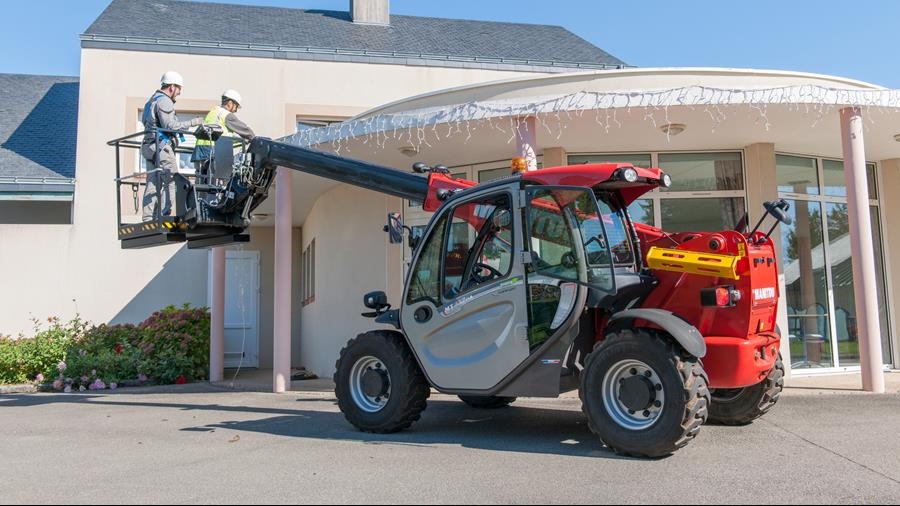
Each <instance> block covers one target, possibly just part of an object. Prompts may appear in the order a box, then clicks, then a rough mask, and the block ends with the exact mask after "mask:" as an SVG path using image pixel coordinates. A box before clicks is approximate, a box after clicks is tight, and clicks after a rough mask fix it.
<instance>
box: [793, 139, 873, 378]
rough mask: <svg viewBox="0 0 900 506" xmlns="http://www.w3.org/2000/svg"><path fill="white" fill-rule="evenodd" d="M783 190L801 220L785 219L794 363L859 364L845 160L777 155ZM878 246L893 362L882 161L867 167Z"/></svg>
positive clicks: (815, 365)
mask: <svg viewBox="0 0 900 506" xmlns="http://www.w3.org/2000/svg"><path fill="white" fill-rule="evenodd" d="M776 166H777V178H778V190H779V194H780V195H781V196H782V197H783V198H786V199H788V200H789V202H790V203H791V209H790V211H789V213H790V215H791V218H793V220H794V223H793V224H792V225H790V226H785V225H782V226H781V249H782V262H783V266H784V270H783V272H784V277H785V286H786V293H785V302H786V304H787V313H788V331H787V335H788V339H789V342H790V350H791V365H792V367H793V368H795V369H804V368H838V367H852V366H858V365H859V335H858V333H857V325H856V297H855V292H854V286H853V282H854V280H853V263H852V253H851V243H850V227H849V215H848V211H847V200H846V196H847V192H846V187H845V185H844V179H843V170H844V169H843V162H841V161H838V160H826V159H819V158H810V157H800V156H790V155H777V158H776ZM867 170H868V172H869V196H870V199H871V201H870V211H871V218H872V233H873V243H874V245H875V261H876V264H877V265H876V275H877V280H876V281H877V283H878V299H879V301H878V302H879V307H880V308H881V314H880V316H881V334H882V335H881V338H882V347H883V353H884V360H885V361H886V362H887V363H890V360H891V358H890V357H891V354H890V328H889V321H888V315H887V312H886V309H885V308H887V303H886V300H887V297H886V294H885V289H884V286H885V284H884V267H883V256H882V242H881V227H880V221H881V220H880V219H879V213H878V201H877V198H878V193H877V191H878V188H877V186H876V184H875V181H876V180H875V166H874V165H873V164H869V165H868V166H867Z"/></svg>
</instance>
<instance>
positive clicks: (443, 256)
mask: <svg viewBox="0 0 900 506" xmlns="http://www.w3.org/2000/svg"><path fill="white" fill-rule="evenodd" d="M501 195H506V198H507V200H508V202H509V209H508V210H509V213H510V222H509V226H510V230H511V233H510V238H511V239H512V241H511V251H510V261H509V267H508V268H507V270H506V273H505V274H504V275H503V276H502V277H499V278H495V279H492V280H490V281H489V282H485V283H479V284H477V285H475V286H473V287H471V288H468V289H465V290H463V289H462V286H463V282H464V281H465V279H460V291H459V293H457V294H456V296H454V297H447V296H446V291H445V289H444V287H445V286H446V275H447V267H446V261H447V246H448V241H449V239H450V234H451V231H452V229H453V219H454V216H455V214H456V210H457V209H459V208H460V207H461V206H464V205H466V204H471V203H472V202H474V201H478V200H482V199H485V198H492V199H495V198H497V197H499V196H501ZM514 204H515V201H514V200H513V194H512V193H511V192H510V191H509V189H507V188H503V189H499V190H495V191H493V192H489V193H485V194H481V195H476V196H472V197H471V198H467V199H466V200H463V201H460V202H457V203H454V204H453V205H452V206H451V207H448V208H447V209H446V210H445V211H444V212H443V213H442V214H443V215H444V217H446V218H447V220H448V221H447V226H446V228H445V229H444V237H443V241H442V243H441V244H442V248H441V276H440V296H441V303H442V304H447V303H449V302H452V301H455V300H459V298H460V297H462V296H464V295H466V294H468V293H471V292H474V291H477V290H479V289H482V288H484V287H486V286H490V285H493V284H494V283H497V282H498V281H503V280H505V279H508V278H509V277H510V276H511V275H512V272H513V264H514V263H515V252H516V228H515V227H516V220H515V216H514V214H513V213H515V212H517V209H516V206H515V205H514ZM491 214H493V213H491ZM468 232H469V233H471V232H472V231H471V230H470V231H468ZM475 236H476V238H477V236H478V233H477V231H476V234H475ZM466 265H468V258H467V259H466ZM464 276H465V272H463V277H464Z"/></svg>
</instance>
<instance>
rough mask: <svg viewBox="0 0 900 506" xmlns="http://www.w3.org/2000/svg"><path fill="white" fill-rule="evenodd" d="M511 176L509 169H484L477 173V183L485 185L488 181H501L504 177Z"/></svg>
mask: <svg viewBox="0 0 900 506" xmlns="http://www.w3.org/2000/svg"><path fill="white" fill-rule="evenodd" d="M510 175H512V171H511V169H510V168H509V167H498V168H496V169H485V170H482V171H479V172H478V182H479V183H487V182H488V181H493V180H495V179H502V178H504V177H509V176H510Z"/></svg>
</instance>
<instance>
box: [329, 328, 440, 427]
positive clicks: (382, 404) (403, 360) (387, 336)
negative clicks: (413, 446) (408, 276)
mask: <svg viewBox="0 0 900 506" xmlns="http://www.w3.org/2000/svg"><path fill="white" fill-rule="evenodd" d="M335 369H336V371H335V373H334V383H335V388H334V391H335V395H336V396H337V400H338V406H339V407H340V408H341V411H342V412H343V413H344V417H345V418H347V421H349V422H350V423H351V424H353V425H354V426H355V427H357V428H358V429H360V430H362V431H364V432H374V433H378V434H387V433H391V432H397V431H400V430H403V429H406V428H408V427H409V426H410V425H412V424H413V422H415V421H416V420H418V419H419V417H420V416H421V414H422V411H424V410H425V406H426V400H427V399H428V396H429V395H430V394H431V389H430V387H429V385H428V381H427V380H426V379H425V375H424V374H422V371H421V369H419V364H418V363H417V362H416V360H415V358H414V357H413V355H412V352H411V351H410V349H409V347H408V346H407V345H406V340H405V339H404V338H403V335H401V334H400V333H398V332H392V331H385V330H373V331H370V332H366V333H364V334H360V335H358V336H357V337H356V339H352V340H350V342H349V343H347V346H346V347H345V348H344V349H343V350H341V355H340V358H339V359H338V361H337V363H336V364H335Z"/></svg>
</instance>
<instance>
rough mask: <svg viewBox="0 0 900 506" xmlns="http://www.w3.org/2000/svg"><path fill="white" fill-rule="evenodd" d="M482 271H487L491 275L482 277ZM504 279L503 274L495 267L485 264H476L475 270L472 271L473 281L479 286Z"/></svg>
mask: <svg viewBox="0 0 900 506" xmlns="http://www.w3.org/2000/svg"><path fill="white" fill-rule="evenodd" d="M481 270H486V271H488V273H489V274H488V275H487V276H482V275H481V274H480V272H479V271H481ZM502 277H503V273H502V272H500V271H498V270H497V269H495V268H494V267H492V266H490V265H488V264H485V263H481V262H478V263H476V264H475V268H474V269H472V281H474V282H476V283H478V284H481V283H486V282H488V281H490V280H492V279H495V278H502Z"/></svg>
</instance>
